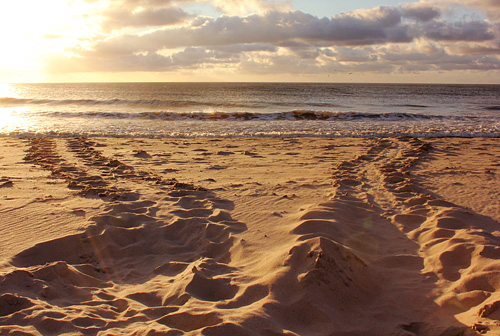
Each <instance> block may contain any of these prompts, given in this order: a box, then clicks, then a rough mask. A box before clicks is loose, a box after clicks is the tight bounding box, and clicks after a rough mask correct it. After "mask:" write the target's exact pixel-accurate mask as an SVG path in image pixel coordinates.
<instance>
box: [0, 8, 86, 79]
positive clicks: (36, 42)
mask: <svg viewBox="0 0 500 336" xmlns="http://www.w3.org/2000/svg"><path fill="white" fill-rule="evenodd" d="M79 3H80V2H78V1H69V0H51V1H38V0H16V1H9V2H3V3H2V10H1V11H0V31H1V32H2V39H1V40H0V41H1V43H2V53H1V54H0V82H4V83H5V82H16V81H19V79H23V78H33V77H36V75H37V74H40V73H42V69H43V62H44V60H45V59H46V58H47V57H49V56H50V55H55V54H62V53H64V50H65V48H66V47H67V46H68V45H71V43H74V41H76V39H77V38H78V37H81V36H82V34H84V33H86V32H87V29H86V28H87V26H86V24H85V22H84V19H83V17H84V16H83V15H84V11H83V10H84V8H82V6H84V4H83V3H81V4H80V5H78V4H79ZM29 81H31V80H29Z"/></svg>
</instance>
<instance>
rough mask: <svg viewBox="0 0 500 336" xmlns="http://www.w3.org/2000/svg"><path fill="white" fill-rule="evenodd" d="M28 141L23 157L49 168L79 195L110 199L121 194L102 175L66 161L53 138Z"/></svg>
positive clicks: (120, 191)
mask: <svg viewBox="0 0 500 336" xmlns="http://www.w3.org/2000/svg"><path fill="white" fill-rule="evenodd" d="M28 142H29V145H30V148H29V152H28V154H27V155H26V156H25V158H24V159H25V160H26V161H27V162H32V163H35V164H37V165H39V166H40V167H42V168H43V169H46V170H49V171H50V172H51V173H52V175H54V176H55V177H57V178H62V179H65V180H66V182H67V183H68V187H69V188H70V189H77V190H79V194H80V195H82V196H94V197H97V196H98V197H102V198H105V197H109V198H111V199H117V198H119V197H120V196H121V195H122V193H123V190H119V189H117V188H116V187H114V186H113V185H112V184H111V183H110V182H109V181H107V180H105V179H104V178H103V177H101V176H99V175H91V174H89V173H88V172H87V171H86V170H84V169H81V168H79V167H77V166H75V165H74V164H71V163H68V162H66V160H64V159H63V158H62V157H61V156H60V155H59V154H58V153H57V145H56V142H55V141H54V140H53V139H50V138H31V139H29V140H28Z"/></svg>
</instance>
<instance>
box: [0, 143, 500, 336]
mask: <svg viewBox="0 0 500 336" xmlns="http://www.w3.org/2000/svg"><path fill="white" fill-rule="evenodd" d="M499 144H500V139H486V138H473V139H460V138H438V139H414V138H388V139H349V138H340V139H321V138H320V139H314V138H297V139H279V138H241V139H234V138H230V139H224V138H221V139H205V138H201V139H134V138H91V139H86V138H68V139H64V138H56V139H48V138H40V139H17V138H8V137H3V138H0V169H1V173H0V335H370V336H377V335H380V336H382V335H383V336H387V335H394V336H396V335H397V336H410V335H425V336H433V335H436V336H437V335H441V336H445V335H447V336H455V335H457V336H458V335H476V334H486V335H498V334H499V333H500V291H499V290H500V223H499V221H500V199H499V197H498V196H499V194H500V178H499V175H500V146H499Z"/></svg>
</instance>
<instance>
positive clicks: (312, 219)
mask: <svg viewBox="0 0 500 336" xmlns="http://www.w3.org/2000/svg"><path fill="white" fill-rule="evenodd" d="M371 141H372V144H371V145H370V146H369V148H368V149H367V151H366V153H365V154H363V155H359V156H357V157H355V158H354V159H352V160H346V161H343V162H342V163H340V164H339V165H338V166H337V167H336V168H335V170H334V172H333V175H332V177H333V180H334V187H335V193H334V196H333V197H331V199H330V200H329V201H328V202H325V203H323V204H319V205H316V206H313V207H311V208H309V209H306V210H304V211H303V212H302V214H301V215H300V217H299V224H298V225H297V226H296V227H295V228H294V229H293V230H292V233H294V234H296V235H298V241H297V244H296V245H295V247H294V248H292V249H291V250H290V256H289V258H288V260H287V262H286V263H285V264H286V265H288V269H287V271H286V272H284V274H283V276H282V277H281V279H280V281H278V284H277V285H276V286H273V288H274V289H275V290H274V291H272V292H271V295H280V296H279V297H280V300H283V301H284V302H287V303H288V304H285V305H281V306H280V307H277V306H276V307H273V308H272V309H273V310H276V311H272V313H274V314H280V313H281V314H293V310H292V311H291V310H290V307H294V304H297V303H300V305H303V306H304V307H305V306H310V307H311V311H314V312H315V313H314V316H316V317H317V318H319V320H318V321H317V323H327V324H329V325H330V326H331V327H332V332H345V333H353V334H355V333H356V332H361V331H363V330H364V331H366V330H370V332H371V334H372V335H386V334H388V332H389V331H391V330H392V331H393V333H395V334H398V333H400V334H405V333H407V332H408V331H412V332H413V330H414V331H415V332H414V334H415V335H424V334H425V335H441V334H442V333H450V334H457V335H458V334H467V333H473V329H474V328H473V326H472V325H471V326H470V327H471V328H468V327H464V326H463V324H462V325H460V323H458V322H457V320H456V318H455V316H454V315H455V314H456V313H458V312H465V311H467V310H469V309H476V310H478V309H480V308H481V307H482V305H484V303H489V302H490V301H491V299H490V300H487V299H488V298H489V297H490V296H492V295H493V293H494V292H495V291H497V290H498V289H500V288H498V285H500V282H499V283H498V284H497V283H496V282H495V281H496V280H494V279H496V278H497V277H496V275H495V274H496V272H495V271H492V272H490V273H489V275H487V276H485V277H482V281H483V282H487V283H488V282H489V284H487V285H486V286H482V288H483V290H482V291H481V292H482V293H483V294H482V293H481V292H479V291H478V289H479V288H481V285H483V283H482V284H481V285H479V284H478V283H476V285H475V286H473V285H472V284H470V283H473V279H470V282H467V280H466V279H465V278H467V275H466V274H470V275H469V277H471V276H472V274H473V270H474V266H473V265H475V263H474V262H473V261H472V258H476V255H478V253H479V250H483V251H484V247H485V246H492V245H494V246H498V240H497V241H494V240H493V239H491V238H492V235H491V234H488V233H487V230H486V228H483V229H479V231H478V229H476V228H474V227H475V226H477V224H475V220H476V219H477V220H480V222H483V223H484V218H482V216H479V215H477V214H473V213H469V212H468V211H467V210H465V209H463V208H461V207H458V206H456V205H454V204H452V203H449V202H446V201H444V200H440V199H438V198H437V196H434V195H431V194H429V193H427V192H426V191H425V190H424V189H423V188H421V187H420V186H419V184H418V183H417V181H416V180H415V178H414V177H413V176H412V173H411V169H412V167H413V166H414V165H416V164H417V163H418V162H419V161H420V160H422V159H423V158H425V157H426V156H427V153H428V152H429V151H431V150H432V147H431V146H430V145H428V144H426V143H425V142H423V141H421V140H418V139H376V140H371ZM480 217H481V218H480ZM481 230H483V231H481ZM479 232H482V233H483V234H484V235H485V236H484V237H483V238H482V239H484V240H485V241H486V240H487V242H485V244H484V245H483V246H481V247H479V246H475V245H474V244H473V242H474V241H475V242H477V237H476V236H474V235H476V234H477V233H479ZM473 236H474V237H473ZM388 237H389V238H388ZM467 237H469V238H467ZM461 239H463V240H461ZM439 244H446V245H444V246H438V245H439ZM443 252H444V253H443ZM483 264H484V263H483ZM487 264H491V263H486V265H487ZM499 266H500V264H499ZM497 269H498V268H497ZM476 275H477V274H476ZM480 278H481V277H480ZM278 288H280V290H278ZM282 288H288V289H289V290H283V289H282ZM294 288H295V289H294ZM415 288H418V289H419V290H414V289H415ZM436 288H439V289H441V290H443V293H454V295H453V298H449V300H448V299H447V298H445V297H444V296H443V293H439V292H437V291H436ZM450 288H452V290H451V291H450ZM332 289H335V290H332ZM484 289H487V290H490V291H491V292H489V293H484ZM299 293H300V294H299ZM317 293H321V295H319V296H318V294H317ZM395 298H397V300H396V299H395ZM484 300H487V301H484ZM497 300H498V299H497ZM483 301H484V303H481V302H483ZM453 304H455V305H456V306H455V307H454V309H455V310H453V309H452V307H451V305H453ZM371 305H373V310H372V311H373V314H367V313H366V312H367V311H371V310H370V309H364V310H363V316H364V317H363V321H359V323H357V324H356V325H349V324H346V323H345V321H352V318H353V315H352V314H353V312H354V311H356V310H359V307H365V308H366V307H370V306H371ZM338 307H343V309H342V310H341V311H338ZM381 307H383V308H381ZM270 310H271V308H270ZM329 310H337V311H336V315H337V316H336V317H332V315H331V314H330V313H329V312H328V311H329ZM379 310H380V311H384V312H390V313H388V314H389V315H391V316H386V318H387V321H398V320H399V321H401V322H400V325H399V326H398V325H390V324H387V325H386V324H384V321H380V319H378V317H377V316H376V315H377V313H376V312H377V311H379ZM450 310H451V312H450ZM443 311H444V312H445V313H444V314H443ZM269 314H271V312H269ZM321 316H323V317H322V318H321ZM415 321H421V322H415ZM480 322H481V323H485V324H488V323H489V325H493V324H494V323H497V322H495V321H492V320H490V321H486V320H485V319H484V318H483V319H482V320H481V321H480ZM415 323H416V324H415ZM417 324H418V326H419V327H418V328H416V327H415V328H414V326H416V325H417ZM409 325H412V326H413V327H411V328H410V329H411V330H410V329H408V328H406V327H405V326H409ZM441 326H442V327H441ZM306 327H309V324H307V323H305V322H304V323H303V324H302V325H296V326H294V328H296V329H291V330H301V329H300V328H306ZM284 328H285V326H284ZM313 331H314V330H312V329H308V332H313Z"/></svg>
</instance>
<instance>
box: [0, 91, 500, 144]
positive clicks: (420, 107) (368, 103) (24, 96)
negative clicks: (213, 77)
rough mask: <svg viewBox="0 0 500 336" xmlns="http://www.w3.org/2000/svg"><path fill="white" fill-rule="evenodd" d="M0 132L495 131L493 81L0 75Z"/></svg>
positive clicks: (497, 114)
mask: <svg viewBox="0 0 500 336" xmlns="http://www.w3.org/2000/svg"><path fill="white" fill-rule="evenodd" d="M0 135H4V136H5V135H9V136H18V137H27V136H42V135H43V136H54V137H66V136H80V135H85V136H113V137H304V136H310V137H398V136H422V137H443V136H457V137H499V136H500V85H434V84H433V85H422V84H325V83H72V84H62V83H61V84H4V85H1V86H0Z"/></svg>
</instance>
